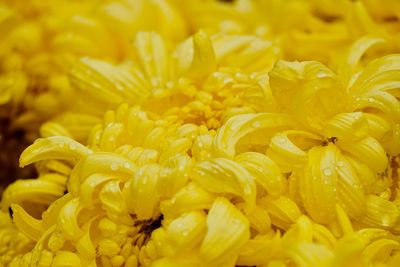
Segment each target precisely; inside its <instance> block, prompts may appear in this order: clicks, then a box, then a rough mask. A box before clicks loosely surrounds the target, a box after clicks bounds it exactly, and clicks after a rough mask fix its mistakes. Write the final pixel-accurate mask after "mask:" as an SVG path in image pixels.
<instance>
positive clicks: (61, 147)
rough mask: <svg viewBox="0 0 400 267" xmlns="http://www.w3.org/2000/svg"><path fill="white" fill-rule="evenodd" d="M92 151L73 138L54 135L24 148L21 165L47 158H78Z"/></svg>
mask: <svg viewBox="0 0 400 267" xmlns="http://www.w3.org/2000/svg"><path fill="white" fill-rule="evenodd" d="M90 153H92V151H91V150H90V149H89V148H86V147H85V146H83V145H81V144H80V143H78V142H76V141H75V140H73V139H71V138H68V137H63V136H53V137H47V138H41V139H37V140H36V142H35V143H33V144H32V145H30V146H29V147H28V148H27V149H25V150H24V152H23V153H22V154H21V157H20V161H19V162H20V166H21V167H24V166H26V165H29V164H31V163H33V162H36V161H40V160H46V159H70V160H77V159H80V158H82V157H83V156H86V155H88V154H90Z"/></svg>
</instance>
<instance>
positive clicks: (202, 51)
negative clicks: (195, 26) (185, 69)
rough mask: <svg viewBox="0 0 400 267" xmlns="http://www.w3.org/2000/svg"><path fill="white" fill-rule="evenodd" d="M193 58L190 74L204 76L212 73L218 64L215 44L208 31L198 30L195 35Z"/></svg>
mask: <svg viewBox="0 0 400 267" xmlns="http://www.w3.org/2000/svg"><path fill="white" fill-rule="evenodd" d="M193 48H194V50H193V51H194V53H193V60H192V65H191V67H190V69H189V75H193V76H194V77H196V76H200V77H201V76H203V75H206V74H209V73H211V72H212V71H214V70H215V68H216V66H217V62H216V58H215V53H214V48H213V45H212V43H211V41H210V38H209V36H208V35H207V33H205V32H203V31H199V32H197V33H196V34H195V35H194V36H193Z"/></svg>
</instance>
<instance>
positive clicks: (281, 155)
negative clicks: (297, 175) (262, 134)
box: [267, 130, 324, 172]
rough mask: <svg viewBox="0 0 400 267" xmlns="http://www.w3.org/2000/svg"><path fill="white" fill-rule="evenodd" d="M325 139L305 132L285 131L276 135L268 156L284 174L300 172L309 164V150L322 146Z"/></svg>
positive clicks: (272, 140) (270, 145) (268, 150)
mask: <svg viewBox="0 0 400 267" xmlns="http://www.w3.org/2000/svg"><path fill="white" fill-rule="evenodd" d="M323 141H324V140H323V138H322V137H321V136H319V135H316V134H312V133H309V132H304V131H295V130H290V131H283V132H279V133H277V134H275V135H274V136H272V138H271V142H270V144H269V147H268V149H267V155H268V156H270V157H271V159H272V160H274V161H275V162H276V163H277V164H278V165H279V167H280V168H281V169H282V171H284V172H292V171H294V170H298V169H299V168H301V167H302V166H304V164H306V162H307V158H308V156H307V150H308V149H310V148H311V147H314V146H318V145H321V144H322V143H323Z"/></svg>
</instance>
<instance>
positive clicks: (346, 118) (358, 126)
mask: <svg viewBox="0 0 400 267" xmlns="http://www.w3.org/2000/svg"><path fill="white" fill-rule="evenodd" d="M367 134H368V123H367V121H366V120H365V118H364V117H363V113H362V112H353V113H340V114H338V115H336V116H334V117H333V118H332V119H330V120H329V121H328V122H327V123H326V125H325V129H324V135H325V136H327V137H336V138H338V139H339V140H342V139H344V140H357V139H360V138H363V137H365V136H366V135H367Z"/></svg>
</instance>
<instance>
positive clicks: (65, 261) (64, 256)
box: [51, 251, 83, 267]
mask: <svg viewBox="0 0 400 267" xmlns="http://www.w3.org/2000/svg"><path fill="white" fill-rule="evenodd" d="M51 266H54V267H82V266H83V265H82V261H81V259H80V257H79V256H78V255H77V254H76V253H73V252H70V251H59V252H58V253H57V254H56V256H55V257H54V259H53V262H52V264H51Z"/></svg>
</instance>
